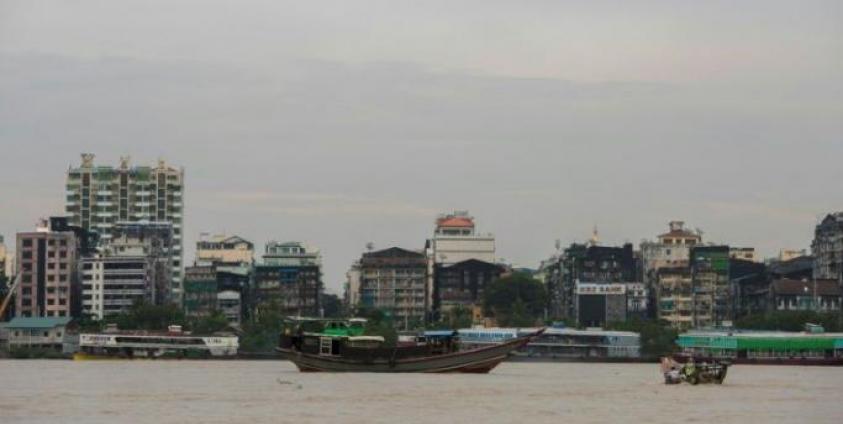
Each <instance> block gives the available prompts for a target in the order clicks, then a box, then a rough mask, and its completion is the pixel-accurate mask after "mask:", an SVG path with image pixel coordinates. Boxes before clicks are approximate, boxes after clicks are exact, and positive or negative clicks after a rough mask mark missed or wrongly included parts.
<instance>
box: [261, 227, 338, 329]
mask: <svg viewBox="0 0 843 424" xmlns="http://www.w3.org/2000/svg"><path fill="white" fill-rule="evenodd" d="M254 281H255V286H254V296H255V302H256V305H257V306H256V308H257V313H260V309H261V308H266V307H277V308H279V310H280V312H281V313H282V314H284V315H294V316H310V317H318V316H321V315H322V305H321V297H322V291H323V289H324V285H323V283H322V255H321V254H320V253H319V250H318V249H314V248H311V247H308V246H306V245H305V244H303V243H300V242H296V241H292V242H277V241H271V242H269V243H267V244H266V248H265V253H264V255H263V257H262V262H261V263H260V264H258V265H256V266H255V275H254Z"/></svg>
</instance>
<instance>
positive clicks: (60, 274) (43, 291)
mask: <svg viewBox="0 0 843 424" xmlns="http://www.w3.org/2000/svg"><path fill="white" fill-rule="evenodd" d="M56 224H59V223H58V222H57V221H53V220H51V221H50V222H47V221H42V222H41V223H40V224H39V225H38V227H37V229H36V231H34V232H26V233H18V234H17V245H16V251H17V262H18V264H20V270H21V271H20V272H21V281H20V284H19V285H18V287H17V288H16V293H15V316H17V317H73V316H74V315H75V314H76V313H78V309H79V308H78V304H79V294H80V293H79V291H78V279H77V259H78V257H79V245H78V241H77V240H78V239H77V233H75V232H74V231H71V230H70V229H68V228H66V227H65V226H62V225H56Z"/></svg>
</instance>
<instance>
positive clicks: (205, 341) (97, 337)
mask: <svg viewBox="0 0 843 424" xmlns="http://www.w3.org/2000/svg"><path fill="white" fill-rule="evenodd" d="M238 347H239V340H238V338H237V336H234V335H230V334H214V335H207V336H205V335H203V336H200V335H191V334H189V333H185V332H182V331H181V328H180V327H179V326H170V328H169V331H166V332H149V331H117V332H111V331H107V332H103V333H81V334H79V351H78V352H77V353H76V354H74V356H73V358H74V359H77V360H84V359H107V358H115V359H134V358H149V359H152V358H211V357H233V356H235V355H237V349H238Z"/></svg>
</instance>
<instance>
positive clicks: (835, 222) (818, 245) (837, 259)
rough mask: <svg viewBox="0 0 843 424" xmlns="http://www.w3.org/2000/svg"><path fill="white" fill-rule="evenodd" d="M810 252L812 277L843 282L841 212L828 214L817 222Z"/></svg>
mask: <svg viewBox="0 0 843 424" xmlns="http://www.w3.org/2000/svg"><path fill="white" fill-rule="evenodd" d="M811 252H812V253H813V256H814V278H818V279H828V280H837V281H838V282H843V212H836V213H832V214H828V215H826V217H825V218H824V219H823V220H822V221H821V222H820V223H819V224H817V227H816V228H815V229H814V241H813V243H811Z"/></svg>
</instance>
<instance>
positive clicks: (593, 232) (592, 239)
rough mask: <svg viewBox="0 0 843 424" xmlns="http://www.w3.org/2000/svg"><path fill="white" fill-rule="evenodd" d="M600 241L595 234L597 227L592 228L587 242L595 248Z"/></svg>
mask: <svg viewBox="0 0 843 424" xmlns="http://www.w3.org/2000/svg"><path fill="white" fill-rule="evenodd" d="M599 241H600V237H599V235H598V233H597V225H595V226H594V229H593V230H592V232H591V240H590V241H589V242H590V244H591V245H592V246H597V243H598V242H599Z"/></svg>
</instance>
